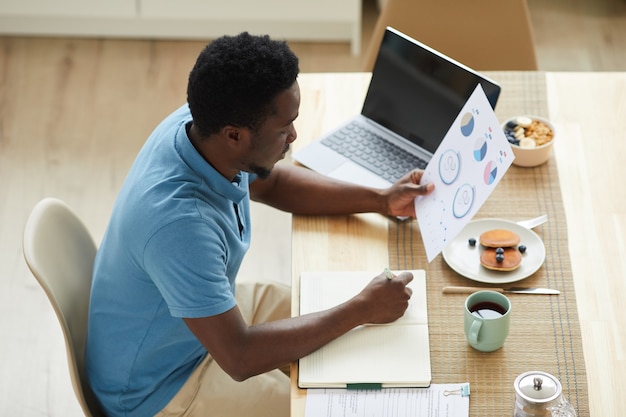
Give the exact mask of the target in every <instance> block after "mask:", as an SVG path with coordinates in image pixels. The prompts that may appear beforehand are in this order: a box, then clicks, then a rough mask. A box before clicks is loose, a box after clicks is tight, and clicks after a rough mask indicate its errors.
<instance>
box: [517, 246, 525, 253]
mask: <svg viewBox="0 0 626 417" xmlns="http://www.w3.org/2000/svg"><path fill="white" fill-rule="evenodd" d="M517 249H518V250H519V251H520V252H521V253H524V252H526V245H519V246H518V247H517Z"/></svg>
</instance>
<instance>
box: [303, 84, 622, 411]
mask: <svg viewBox="0 0 626 417" xmlns="http://www.w3.org/2000/svg"><path fill="white" fill-rule="evenodd" d="M489 75H490V76H492V77H493V78H494V79H496V80H498V81H500V82H501V84H502V86H503V93H502V96H501V99H500V102H499V104H498V107H497V111H496V113H497V114H498V117H499V118H500V120H503V119H504V118H506V117H509V116H512V115H516V114H522V113H526V114H528V113H531V114H537V115H544V116H547V117H549V118H550V119H551V120H552V122H553V123H555V124H556V127H557V135H558V136H557V142H556V143H555V152H554V154H553V158H552V159H551V160H550V161H549V162H548V164H546V165H545V166H542V167H539V168H534V169H524V168H518V167H512V168H511V170H510V171H509V172H508V173H507V175H506V176H505V178H504V179H503V181H502V183H501V184H500V185H499V186H498V187H499V188H498V189H497V190H496V192H494V194H493V195H492V198H490V200H488V202H487V203H486V204H485V206H483V208H482V209H481V210H480V211H479V213H478V214H477V215H476V218H479V217H505V218H509V219H511V220H519V219H522V218H525V217H532V216H534V215H537V214H541V213H543V212H547V213H549V215H550V217H551V219H550V222H549V223H548V224H547V225H546V226H545V229H543V230H539V231H538V233H539V234H540V235H541V236H542V238H543V240H544V242H545V243H546V247H547V253H548V257H547V260H546V263H545V264H544V266H543V267H542V269H541V270H540V271H539V272H538V273H537V274H535V275H533V276H532V277H530V278H527V279H526V280H524V281H523V283H524V284H528V285H552V286H561V287H563V288H561V289H564V290H565V291H564V294H563V295H561V296H559V297H560V298H557V299H551V300H550V299H546V298H536V297H535V298H529V296H525V297H526V298H515V299H513V303H514V307H515V306H516V305H517V306H519V307H520V308H518V309H517V310H516V313H517V314H516V317H518V320H519V321H518V322H517V323H516V322H515V321H514V323H513V325H514V326H515V328H514V330H513V331H512V334H511V336H510V337H509V339H508V340H507V344H506V345H505V348H504V349H502V350H501V351H499V352H497V353H493V354H477V353H476V352H474V351H473V350H472V349H471V348H468V347H467V345H466V343H464V341H463V330H462V324H461V319H460V316H459V317H455V316H454V314H455V313H454V312H455V311H457V309H460V308H462V307H461V305H462V301H463V299H464V298H463V297H464V296H449V295H442V294H441V286H442V285H463V284H466V285H467V284H471V283H472V281H469V280H467V279H465V278H463V277H460V276H459V275H458V274H456V273H455V272H453V271H452V270H451V269H450V268H448V267H447V265H445V262H444V261H443V260H441V256H439V257H438V258H436V259H435V260H434V261H433V262H432V263H430V264H428V263H427V262H426V260H425V255H424V253H423V252H424V250H423V245H422V243H421V236H420V235H419V229H418V228H417V226H416V223H415V222H404V223H402V222H397V221H395V220H392V219H387V218H385V217H383V216H379V215H374V214H363V215H355V216H338V217H300V216H295V217H294V219H293V276H294V280H293V284H294V285H293V311H294V312H297V311H298V302H297V300H298V297H297V294H298V279H297V277H298V276H299V273H300V271H304V270H364V269H368V270H379V269H381V268H382V267H384V266H387V265H389V266H391V267H392V268H398V269H426V271H427V281H428V303H429V309H432V310H433V312H432V313H433V314H431V315H430V319H431V324H432V326H431V354H432V356H433V358H432V361H433V382H434V383H456V382H465V381H466V380H469V381H470V383H471V384H472V397H471V399H470V415H481V416H488V415H493V416H500V415H510V414H512V410H513V400H514V391H513V386H512V384H513V381H514V378H515V376H516V375H517V374H519V373H521V372H522V371H525V370H531V369H533V368H534V366H533V365H535V364H537V363H539V364H542V363H543V364H546V362H542V361H541V360H539V361H537V360H536V358H537V357H538V356H540V355H543V354H544V352H543V351H542V346H549V347H548V348H547V349H548V350H549V351H550V355H553V356H554V360H555V364H554V367H552V364H550V365H544V366H545V367H548V368H551V369H542V370H545V371H548V372H551V373H554V374H557V373H558V374H559V375H560V378H562V382H563V383H564V387H565V389H566V395H568V397H571V398H570V401H572V402H575V403H576V406H577V408H578V412H579V417H583V416H588V415H606V416H608V415H618V410H625V409H626V400H625V399H624V396H623V395H622V394H621V391H620V390H619V389H618V388H616V387H620V386H622V387H623V386H625V385H624V382H626V377H625V376H624V375H626V374H625V373H624V372H623V371H624V370H625V369H624V368H625V367H624V363H623V358H624V353H625V349H626V348H625V347H624V346H626V340H625V338H624V336H626V332H625V331H624V329H625V328H626V327H624V324H626V317H624V316H625V315H624V314H622V313H621V311H620V309H619V301H620V300H619V294H624V291H623V290H624V287H626V279H624V278H625V277H626V264H625V262H626V261H625V259H626V256H624V255H626V253H625V250H626V249H625V245H624V236H626V233H624V232H625V231H626V216H625V215H624V210H625V209H624V207H625V206H624V203H626V198H625V197H624V194H625V193H623V192H622V193H621V194H620V195H619V196H618V195H617V193H616V192H613V190H620V186H621V184H618V183H617V181H618V179H619V178H621V177H623V173H624V168H621V165H620V164H619V162H620V160H619V158H620V154H622V152H619V151H620V150H621V151H623V150H624V147H625V144H624V140H623V138H624V134H623V133H622V127H621V126H618V123H619V122H618V121H617V120H616V117H615V116H614V115H615V114H622V115H624V114H626V108H625V106H626V91H625V90H626V74H621V73H620V74H598V73H585V74H580V73H578V74H575V73H554V74H553V73H548V74H544V73H537V72H494V73H490V74H489ZM368 81H369V74H303V75H302V76H301V77H300V86H301V89H302V105H301V108H300V115H301V116H300V118H299V120H298V122H297V128H298V132H299V138H298V141H296V143H295V144H294V147H296V148H297V147H299V146H303V145H304V144H306V143H308V142H309V141H311V140H313V139H314V138H316V137H318V136H319V135H320V134H322V133H323V132H325V131H327V130H330V129H332V128H333V127H335V126H336V125H337V124H339V123H340V122H342V121H343V120H345V119H346V118H348V117H349V116H351V115H352V114H354V113H356V112H358V111H359V110H360V107H361V104H362V102H363V98H364V94H365V90H366V88H367V84H368ZM620 110H621V113H620ZM622 119H623V117H622ZM611 148H613V149H615V151H611V150H610V149H611ZM557 167H558V169H557ZM592 178H593V179H592ZM591 181H593V186H592V182H591ZM589 213H601V214H602V215H601V216H596V217H593V218H590V216H589ZM495 214H497V216H496V215H495ZM568 252H570V253H571V259H570V256H569V254H568ZM598 265H600V268H598ZM574 289H575V290H576V291H574ZM568 297H569V300H568ZM435 307H436V308H437V309H438V310H439V311H435ZM576 307H578V308H576ZM529 310H530V311H537V312H538V313H537V314H540V315H542V316H545V317H550V318H551V319H549V320H547V321H550V320H552V321H553V322H558V323H559V326H557V327H561V328H559V329H557V330H558V334H559V339H561V340H548V339H555V337H552V338H550V334H544V335H541V334H540V335H533V326H532V325H530V326H528V323H526V321H527V320H530V317H532V315H531V316H529V315H528V314H529V313H528V311H529ZM429 314H430V313H429ZM563 323H564V324H565V327H568V326H569V327H570V328H567V329H562V327H564V326H563V325H562V324H563ZM546 326H554V325H553V324H550V323H546ZM581 330H582V331H581ZM549 333H551V332H549ZM533 336H534V337H533ZM444 341H445V343H444ZM583 348H584V360H583V359H582V354H583V352H582V351H583ZM526 350H527V351H526ZM544 359H545V358H544ZM546 360H547V359H546ZM448 362H452V363H453V365H450V364H449V363H448ZM457 369H458V371H457ZM494 373H495V374H497V375H496V378H494V379H493V381H492V382H493V384H490V383H489V381H486V379H488V378H490V375H493V374H494ZM296 374H297V366H296V365H295V364H294V366H293V367H292V416H302V415H303V414H304V411H303V410H304V404H305V398H306V391H304V390H299V389H298V388H297V384H296V377H295V375H296ZM475 388H477V389H475ZM479 413H480V414H479Z"/></svg>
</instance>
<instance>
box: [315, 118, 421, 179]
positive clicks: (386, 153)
mask: <svg viewBox="0 0 626 417" xmlns="http://www.w3.org/2000/svg"><path fill="white" fill-rule="evenodd" d="M321 142H322V144H324V145H326V146H328V147H329V148H331V149H333V150H334V151H336V152H339V153H340V154H341V155H343V156H345V157H346V158H348V159H350V160H352V161H354V162H356V163H357V164H359V165H361V166H363V167H364V168H367V169H368V170H370V171H372V172H373V173H375V174H377V175H378V176H380V177H382V178H384V179H386V180H387V181H389V182H395V181H396V180H398V179H399V178H400V177H402V176H403V175H404V174H406V173H407V172H409V171H411V170H412V169H415V168H421V169H424V168H426V165H427V162H426V161H424V160H423V159H421V158H419V157H417V156H415V155H411V154H410V153H408V152H407V151H405V150H404V149H402V148H400V147H398V146H396V145H394V144H393V143H390V142H388V141H386V140H384V139H383V138H382V137H381V136H380V135H378V134H376V133H374V132H372V131H370V130H368V129H366V128H365V127H363V126H360V125H359V124H357V123H355V122H352V123H350V124H348V125H347V126H346V127H344V128H342V129H340V130H338V131H337V132H335V133H334V134H333V135H331V136H329V137H327V138H324V139H323V140H322V141H321Z"/></svg>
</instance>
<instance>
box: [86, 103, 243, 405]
mask: <svg viewBox="0 0 626 417" xmlns="http://www.w3.org/2000/svg"><path fill="white" fill-rule="evenodd" d="M190 121H191V115H190V113H189V109H188V107H187V105H184V106H182V107H181V108H179V109H178V110H176V111H175V112H174V113H172V114H171V115H170V116H168V117H167V118H166V119H165V120H164V121H163V122H162V123H161V124H160V125H159V126H158V127H157V128H156V129H155V131H154V132H153V133H152V135H151V136H150V138H149V139H148V141H147V142H146V143H145V145H144V146H143V148H142V149H141V151H140V153H139V154H138V156H137V159H136V160H135V162H134V164H133V166H132V168H131V170H130V172H129V174H128V177H127V178H126V180H125V182H124V185H123V187H122V189H121V191H120V194H119V196H118V198H117V201H116V202H115V206H114V208H113V213H112V216H111V219H110V223H109V226H108V228H107V231H106V233H105V236H104V239H103V241H102V243H101V245H100V248H99V250H98V254H97V256H96V261H95V265H94V277H93V287H92V292H91V304H90V310H89V328H88V340H87V353H86V366H87V374H88V377H89V382H90V385H91V387H92V389H93V390H94V392H95V393H96V395H97V396H98V398H99V400H100V402H101V403H102V406H103V408H104V409H105V412H107V414H109V415H111V416H148V415H154V414H155V413H157V412H159V411H160V410H161V409H162V408H163V407H165V405H167V403H168V402H169V401H170V399H171V398H172V397H173V396H174V394H176V392H178V390H179V389H180V388H181V386H182V385H183V383H184V382H185V381H186V380H187V378H188V377H189V375H190V373H191V372H192V371H193V369H194V368H195V367H196V366H197V365H198V363H199V362H200V361H202V359H203V358H204V357H205V356H206V355H207V352H206V350H205V349H204V347H203V346H202V344H201V343H200V342H199V341H198V339H196V337H195V336H194V335H193V334H192V333H191V331H190V330H189V328H188V327H187V326H186V325H185V323H184V321H183V320H182V318H184V317H186V318H194V317H206V316H213V315H217V314H221V313H224V312H226V311H228V310H230V309H231V308H233V307H234V306H235V298H234V292H235V283H234V282H235V276H236V275H237V272H238V270H239V267H240V265H241V261H242V259H243V256H244V254H245V252H246V251H247V249H248V246H249V243H250V214H249V213H250V210H249V207H250V200H249V192H248V184H249V181H250V180H252V178H253V176H249V175H248V174H247V173H244V172H242V173H240V174H239V175H238V176H237V178H236V180H235V181H234V182H231V181H229V180H227V179H226V178H225V177H223V176H222V175H221V174H220V173H219V172H217V171H216V170H215V169H214V168H213V167H212V166H211V165H210V164H209V163H207V162H206V161H205V160H204V159H203V158H202V156H200V154H199V153H198V152H197V151H196V149H195V148H194V146H193V145H192V144H191V142H190V140H189V138H188V136H187V133H186V128H185V125H186V124H187V123H188V122H190Z"/></svg>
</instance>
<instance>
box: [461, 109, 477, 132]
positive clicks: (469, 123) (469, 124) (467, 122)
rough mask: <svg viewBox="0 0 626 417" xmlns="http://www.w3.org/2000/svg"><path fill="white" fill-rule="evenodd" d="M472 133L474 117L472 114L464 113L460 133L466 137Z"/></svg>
mask: <svg viewBox="0 0 626 417" xmlns="http://www.w3.org/2000/svg"><path fill="white" fill-rule="evenodd" d="M473 131H474V116H473V115H472V113H469V112H468V113H465V114H464V115H463V117H462V118H461V133H462V134H463V136H465V137H467V136H469V135H471V134H472V132H473Z"/></svg>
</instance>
